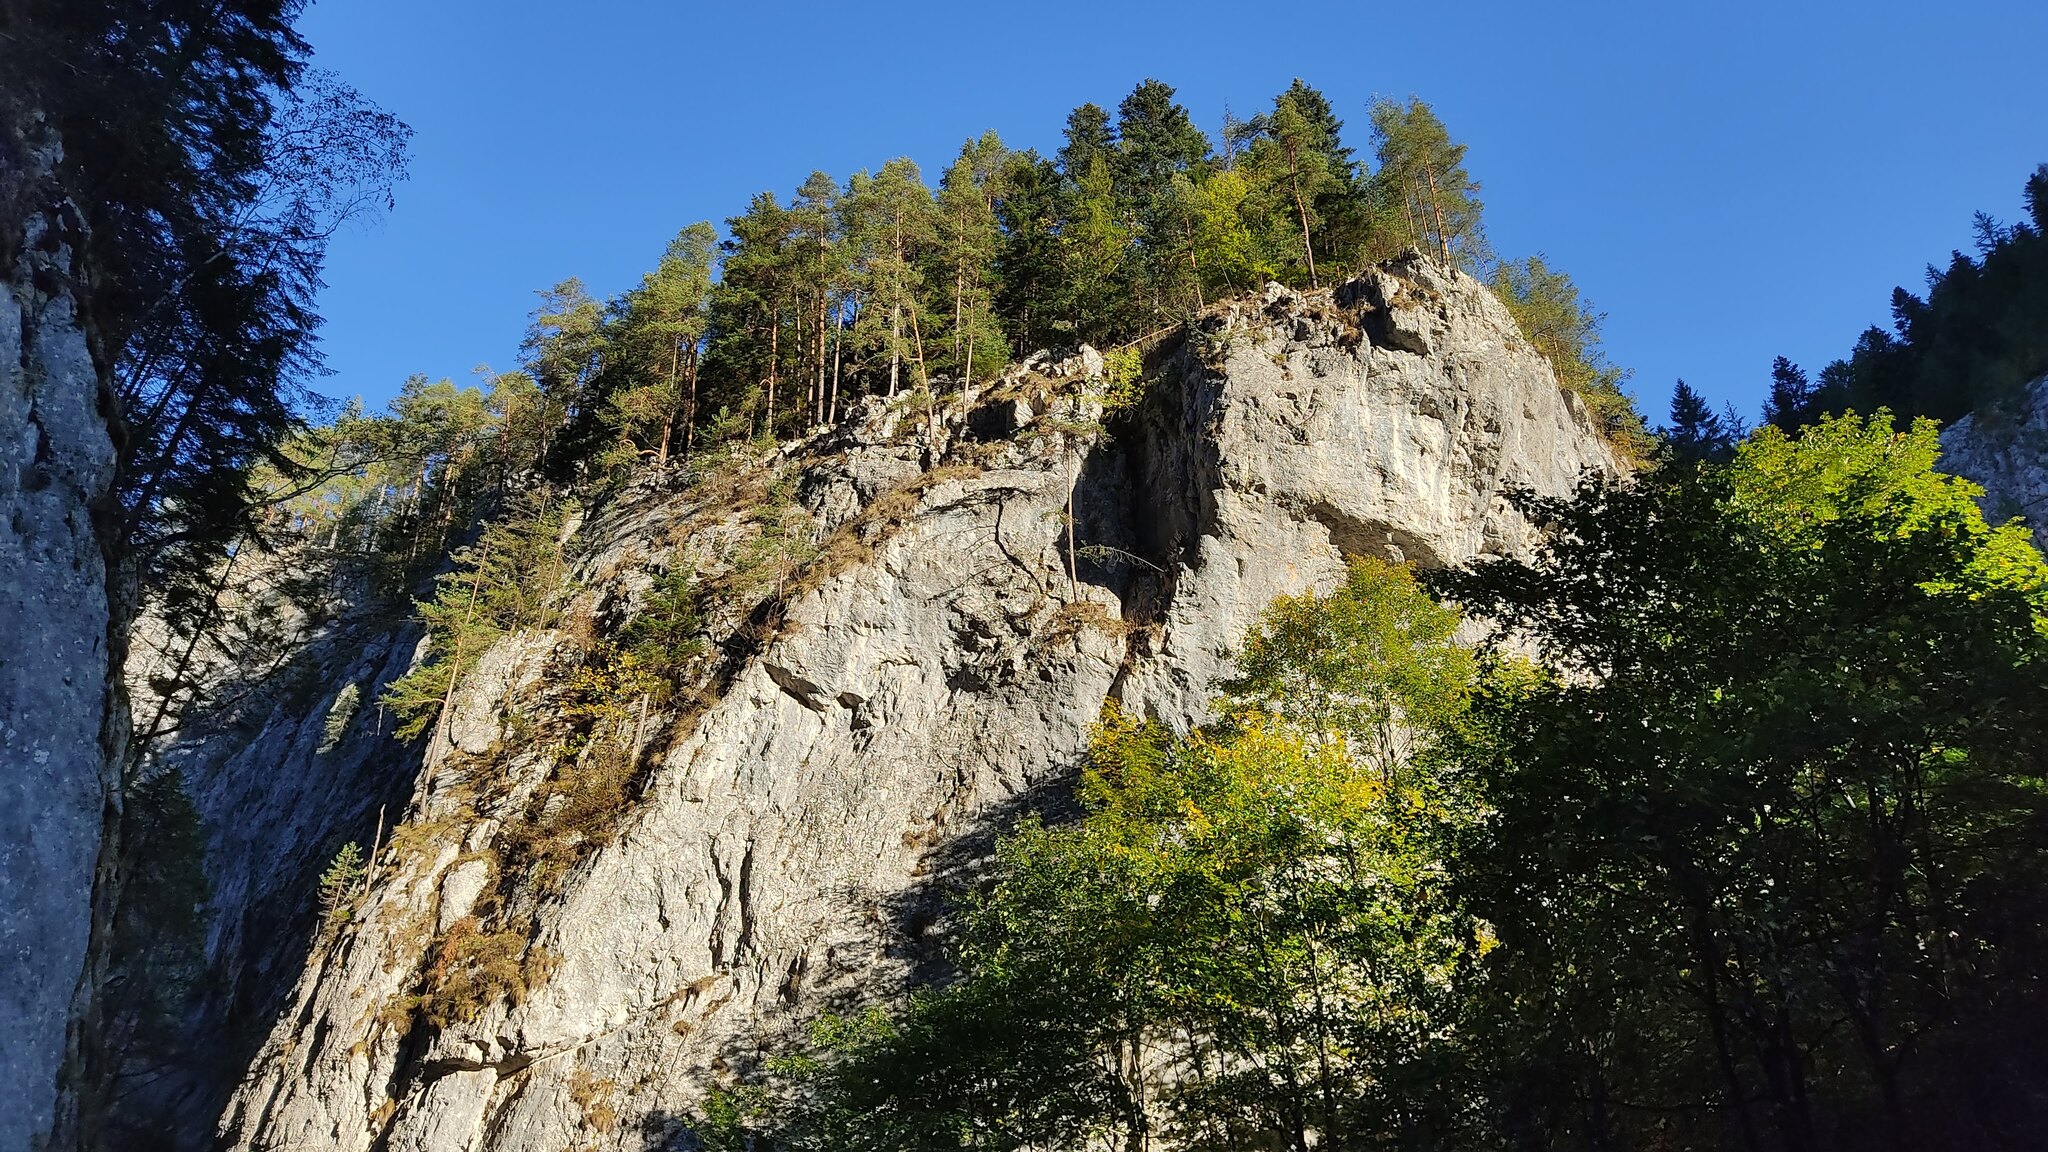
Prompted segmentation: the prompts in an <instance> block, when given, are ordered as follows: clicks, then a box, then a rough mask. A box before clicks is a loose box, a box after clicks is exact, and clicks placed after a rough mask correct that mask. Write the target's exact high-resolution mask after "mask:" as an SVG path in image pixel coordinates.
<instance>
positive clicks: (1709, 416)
mask: <svg viewBox="0 0 2048 1152" xmlns="http://www.w3.org/2000/svg"><path fill="white" fill-rule="evenodd" d="M1747 435H1749V428H1748V426H1747V425H1746V424H1745V423H1744V422H1743V419H1742V417H1741V416H1739V415H1737V414H1736V412H1735V408H1734V406H1733V405H1730V406H1728V407H1727V408H1724V409H1723V410H1722V411H1720V412H1716V411H1714V410H1713V409H1712V408H1709V407H1707V402H1706V399H1705V398H1704V397H1702V396H1701V395H1700V394H1699V393H1698V392H1696V391H1694V390H1693V388H1692V385H1690V384H1687V383H1686V382H1685V381H1683V380H1680V381H1678V383H1677V384H1675V385H1673V386H1672V389H1671V423H1670V424H1668V425H1666V426H1664V427H1662V428H1659V429H1657V439H1658V446H1657V450H1658V453H1659V454H1660V455H1661V456H1662V457H1663V458H1664V459H1666V460H1669V461H1674V462H1676V463H1679V464H1696V463H1699V462H1700V461H1703V460H1711V461H1713V462H1715V463H1726V462H1727V461H1728V460H1729V459H1730V458H1731V457H1732V456H1734V454H1735V446H1736V445H1737V444H1739V443H1741V442H1742V439H1743V437H1745V436H1747Z"/></svg>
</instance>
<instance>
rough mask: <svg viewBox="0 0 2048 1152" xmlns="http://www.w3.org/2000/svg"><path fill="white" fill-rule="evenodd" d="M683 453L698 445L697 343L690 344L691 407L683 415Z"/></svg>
mask: <svg viewBox="0 0 2048 1152" xmlns="http://www.w3.org/2000/svg"><path fill="white" fill-rule="evenodd" d="M683 420H684V423H683V454H684V455H686V456H687V455H689V453H690V450H691V449H692V448H695V447H696V445H697V345H696V343H695V342H694V341H693V342H692V343H691V344H690V407H689V411H688V412H687V413H685V415H684V417H683Z"/></svg>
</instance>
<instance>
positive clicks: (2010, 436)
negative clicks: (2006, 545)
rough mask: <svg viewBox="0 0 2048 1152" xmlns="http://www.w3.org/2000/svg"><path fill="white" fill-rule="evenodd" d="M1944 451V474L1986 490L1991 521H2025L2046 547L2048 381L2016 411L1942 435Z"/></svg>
mask: <svg viewBox="0 0 2048 1152" xmlns="http://www.w3.org/2000/svg"><path fill="white" fill-rule="evenodd" d="M1941 448H1942V458H1941V466H1942V467H1943V468H1945V469H1947V470H1948V471H1950V472H1953V473H1955V474H1956V475H1958V476H1965V477H1968V478H1969V479H1971V480H1974V481H1976V482H1977V483H1978V484H1981V485H1983V487H1984V496H1983V499H1981V500H1980V501H1978V502H1979V503H1980V504H1981V505H1983V508H1984V515H1985V517H1986V518H1987V519H1989V520H1991V521H1992V522H1994V523H1997V522H2000V521H2004V520H2009V519H2011V518H2012V517H2014V516H2023V517H2025V518H2026V520H2027V523H2029V524H2030V525H2032V526H2033V529H2034V540H2035V542H2036V543H2038V544H2041V545H2042V546H2044V547H2048V376H2044V377H2042V378H2041V379H2039V380H2036V381H2034V382H2033V384H2031V385H2029V386H2028V387H2027V388H2026V390H2025V391H2024V392H2023V393H2022V394H2021V400H2020V403H2019V405H2018V406H2017V410H2016V411H2014V412H2012V413H2007V414H2001V415H2000V416H1998V417H1986V416H1980V415H1970V416H1965V417H1963V418H1962V419H1960V420H1958V421H1956V422H1955V423H1954V424H1951V425H1949V426H1948V427H1947V428H1944V429H1942V432H1941Z"/></svg>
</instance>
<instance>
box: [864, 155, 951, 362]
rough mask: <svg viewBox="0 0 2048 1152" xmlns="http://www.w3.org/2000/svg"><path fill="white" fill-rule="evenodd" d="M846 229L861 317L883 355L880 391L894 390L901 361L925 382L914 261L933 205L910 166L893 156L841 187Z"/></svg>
mask: <svg viewBox="0 0 2048 1152" xmlns="http://www.w3.org/2000/svg"><path fill="white" fill-rule="evenodd" d="M846 220H847V225H846V227H847V232H848V235H849V237H850V239H851V240H852V242H853V244H854V246H855V251H856V253H857V256H856V260H857V261H858V268H859V271H860V275H861V281H862V286H863V288H864V291H865V296H866V300H865V303H864V304H863V305H862V308H861V313H860V317H861V323H862V327H863V329H864V330H865V331H866V333H868V335H869V337H870V338H871V339H875V340H878V341H879V342H880V343H881V345H882V349H883V352H884V354H885V356H886V357H887V360H888V374H887V381H888V384H887V394H888V395H890V396H894V395H896V393H897V391H898V390H899V388H900V387H901V386H902V382H903V370H904V366H905V365H906V364H908V365H909V366H910V367H911V368H912V369H914V371H915V375H916V378H917V383H918V385H919V386H920V387H925V386H928V385H929V378H928V373H927V369H926V351H927V349H926V346H925V340H924V331H925V329H926V327H928V325H927V323H926V318H925V315H924V312H925V308H924V299H925V282H924V276H923V273H922V272H921V270H920V269H921V266H922V265H923V264H924V262H925V258H926V256H927V255H928V253H929V251H930V249H931V247H932V246H933V245H934V244H935V243H936V242H937V239H938V210H937V206H936V205H935V204H934V203H933V202H932V194H931V190H930V189H928V188H926V187H925V183H924V177H923V175H922V174H921V173H920V172H919V171H918V169H917V165H916V164H915V163H913V162H912V161H910V160H909V159H908V158H906V157H898V158H897V159H894V160H891V161H889V162H888V163H887V164H884V165H883V166H882V170H881V171H880V172H878V173H876V174H875V175H874V176H872V177H867V176H864V175H857V176H855V177H854V180H853V183H852V184H851V185H850V186H849V188H848V190H847V197H846Z"/></svg>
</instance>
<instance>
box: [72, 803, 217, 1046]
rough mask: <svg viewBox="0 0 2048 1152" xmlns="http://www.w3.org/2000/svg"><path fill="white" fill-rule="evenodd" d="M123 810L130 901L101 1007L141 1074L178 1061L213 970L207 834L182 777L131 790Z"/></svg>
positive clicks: (120, 917)
mask: <svg viewBox="0 0 2048 1152" xmlns="http://www.w3.org/2000/svg"><path fill="white" fill-rule="evenodd" d="M123 800H124V803H123V805H122V812H121V841H120V850H121V857H120V866H121V883H122V892H121V901H120V904H119V905H118V906H117V907H116V909H115V912H114V922H113V934H112V941H111V947H110V948H109V949H108V966H109V971H108V979H107V982H106V990H105V993H104V999H103V1001H102V1002H101V1005H100V1007H101V1009H102V1011H103V1012H104V1013H105V1016H106V1018H107V1019H108V1020H109V1021H112V1022H114V1026H115V1027H116V1028H118V1029H119V1030H120V1033H121V1035H122V1036H123V1037H124V1040H125V1042H124V1043H123V1044H122V1045H121V1048H120V1050H119V1051H116V1052H113V1053H111V1054H110V1055H111V1056H112V1058H113V1059H115V1060H116V1061H117V1062H118V1065H119V1068H120V1069H121V1070H124V1071H127V1072H129V1073H133V1074H142V1073H147V1072H153V1071H157V1070H159V1069H161V1068H162V1067H163V1066H164V1064H165V1063H167V1062H169V1061H172V1060H175V1059H177V1058H178V1055H179V1053H180V1051H181V1045H182V1044H183V1042H184V1040H185V1034H184V1030H185V1028H186V1027H187V1024H188V1014H189V1013H190V1011H191V1010H192V1007H193V1005H194V1002H195V1000H196V998H197V996H198V994H199V992H200V991H201V990H202V988H203V987H204V984H203V979H204V977H205V975H206V970H207V962H206V961H207V957H206V932H207V926H208V924H209V922H210V916H209V909H208V907H207V905H208V903H209V901H210V899H211V895H212V891H211V885H210V884H209V883H208V881H207V877H206V832H205V829H204V827H203V826H202V825H201V823H200V819H199V813H198V810H197V809H195V808H194V807H193V806H192V800H191V797H190V796H189V795H187V793H186V791H185V786H184V781H183V779H182V777H181V776H180V774H179V773H177V772H175V771H169V772H158V773H153V774H151V775H149V776H146V777H143V778H142V779H139V780H134V781H131V782H130V783H129V786H128V790H127V795H126V796H125V797H123Z"/></svg>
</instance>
